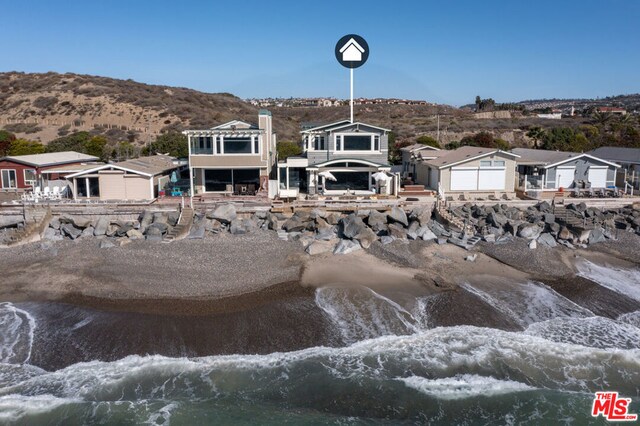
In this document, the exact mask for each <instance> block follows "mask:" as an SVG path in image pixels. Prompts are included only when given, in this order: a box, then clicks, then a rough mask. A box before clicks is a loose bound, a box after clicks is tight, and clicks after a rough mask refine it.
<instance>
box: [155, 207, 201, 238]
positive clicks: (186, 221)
mask: <svg viewBox="0 0 640 426" xmlns="http://www.w3.org/2000/svg"><path fill="white" fill-rule="evenodd" d="M192 224H193V208H191V207H183V208H182V211H181V212H180V218H179V219H178V223H176V226H174V227H173V228H172V229H171V231H169V233H168V234H167V235H166V236H165V237H164V239H163V240H162V242H163V243H170V242H171V241H175V240H181V239H183V238H185V237H186V236H187V235H189V231H191V225H192Z"/></svg>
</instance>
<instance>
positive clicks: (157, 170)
mask: <svg viewBox="0 0 640 426" xmlns="http://www.w3.org/2000/svg"><path fill="white" fill-rule="evenodd" d="M178 167H180V166H179V165H178V164H176V163H175V158H173V157H170V156H168V155H154V156H151V157H139V158H133V159H131V160H126V161H120V162H118V163H109V164H102V165H99V166H96V167H94V168H91V169H86V170H82V171H80V172H78V173H74V174H71V175H69V176H67V178H74V177H76V176H81V175H84V174H88V173H95V172H98V171H100V170H105V169H111V168H113V169H118V170H123V171H126V172H131V173H136V174H140V175H143V176H148V177H151V176H155V175H159V174H162V173H164V172H168V171H170V170H174V169H177V168H178Z"/></svg>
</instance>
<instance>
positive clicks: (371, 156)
mask: <svg viewBox="0 0 640 426" xmlns="http://www.w3.org/2000/svg"><path fill="white" fill-rule="evenodd" d="M356 132H359V133H373V134H376V135H378V136H379V137H380V151H379V152H373V151H372V152H371V153H362V152H357V153H354V152H349V151H340V152H338V151H336V150H335V149H336V145H335V135H339V134H344V133H356ZM325 143H326V144H327V148H328V150H325V151H312V150H309V151H307V158H308V159H309V166H313V165H315V164H318V163H324V162H326V161H330V160H337V159H342V158H350V159H359V160H367V161H371V162H374V163H377V164H383V165H388V164H389V154H388V151H389V137H388V135H387V134H386V132H384V131H382V130H379V129H375V128H372V127H369V126H364V125H359V126H357V128H356V126H355V125H354V126H348V127H344V128H341V129H338V130H335V131H329V132H325Z"/></svg>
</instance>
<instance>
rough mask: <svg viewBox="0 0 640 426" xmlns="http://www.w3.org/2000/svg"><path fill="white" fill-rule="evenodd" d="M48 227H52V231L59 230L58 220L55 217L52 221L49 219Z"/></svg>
mask: <svg viewBox="0 0 640 426" xmlns="http://www.w3.org/2000/svg"><path fill="white" fill-rule="evenodd" d="M49 226H50V227H52V228H53V229H60V218H58V217H57V216H56V217H54V218H53V219H51V221H50V222H49Z"/></svg>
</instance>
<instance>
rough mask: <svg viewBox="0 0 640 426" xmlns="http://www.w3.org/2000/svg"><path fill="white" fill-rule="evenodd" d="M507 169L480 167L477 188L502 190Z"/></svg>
mask: <svg viewBox="0 0 640 426" xmlns="http://www.w3.org/2000/svg"><path fill="white" fill-rule="evenodd" d="M506 174H507V170H506V169H505V168H503V167H502V168H491V169H480V171H479V173H478V189H481V190H501V191H504V185H505V181H506Z"/></svg>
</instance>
